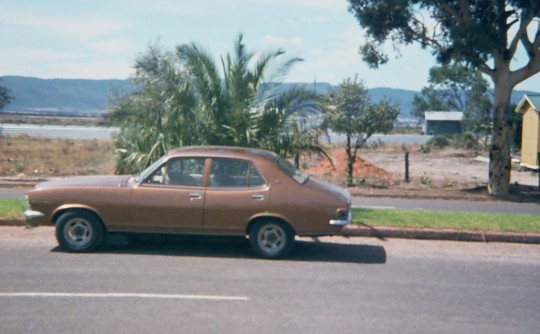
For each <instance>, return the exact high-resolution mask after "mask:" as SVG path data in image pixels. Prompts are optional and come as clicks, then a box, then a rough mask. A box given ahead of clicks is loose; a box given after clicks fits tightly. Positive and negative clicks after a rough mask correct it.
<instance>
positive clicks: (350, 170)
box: [345, 134, 355, 187]
mask: <svg viewBox="0 0 540 334" xmlns="http://www.w3.org/2000/svg"><path fill="white" fill-rule="evenodd" d="M345 151H346V152H347V180H346V182H347V187H352V186H354V182H353V165H354V160H355V156H354V155H353V153H352V147H351V135H350V134H347V142H346V144H345Z"/></svg>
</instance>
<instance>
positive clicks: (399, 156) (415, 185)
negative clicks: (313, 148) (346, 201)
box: [307, 149, 538, 197]
mask: <svg viewBox="0 0 540 334" xmlns="http://www.w3.org/2000/svg"><path fill="white" fill-rule="evenodd" d="M332 157H333V161H334V166H333V167H332V166H331V165H330V164H329V163H328V162H326V161H324V160H319V161H316V162H313V163H312V165H311V166H310V168H309V169H308V170H307V171H308V173H309V174H311V175H314V176H316V177H318V178H322V179H325V180H327V181H330V182H334V183H338V184H344V180H345V167H346V164H345V161H346V154H345V151H344V150H343V149H335V150H333V151H332ZM357 157H358V159H357V160H358V162H357V163H356V164H355V167H354V171H355V184H356V187H354V188H352V189H351V192H353V193H354V192H381V193H389V194H391V193H395V194H398V193H403V192H407V193H416V194H420V193H421V194H424V195H430V194H433V195H439V196H445V195H448V196H453V197H467V196H484V195H487V190H486V186H487V182H488V169H489V167H488V160H487V156H486V155H485V154H484V155H483V156H482V154H478V153H477V152H474V151H467V150H461V149H442V150H438V151H432V152H430V153H429V154H426V153H422V152H420V151H419V150H411V151H410V152H409V182H405V181H404V179H405V154H404V152H403V151H400V150H369V149H366V150H361V151H359V153H358V155H357ZM511 183H512V184H513V185H514V188H516V189H517V188H529V190H530V188H534V189H536V190H537V186H538V173H537V172H534V171H530V170H520V168H519V166H515V167H514V168H513V170H512V174H511ZM515 185H519V186H520V187H515ZM523 186H525V187H523Z"/></svg>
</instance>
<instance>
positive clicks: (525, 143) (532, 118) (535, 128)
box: [521, 106, 540, 166]
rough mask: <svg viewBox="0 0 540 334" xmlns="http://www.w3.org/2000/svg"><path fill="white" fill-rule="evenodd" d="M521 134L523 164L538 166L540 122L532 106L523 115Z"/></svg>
mask: <svg viewBox="0 0 540 334" xmlns="http://www.w3.org/2000/svg"><path fill="white" fill-rule="evenodd" d="M521 134H522V138H521V164H524V165H528V166H538V161H537V156H538V152H540V140H539V139H540V138H539V134H540V121H539V117H538V113H537V112H536V110H534V109H533V108H531V107H530V106H529V108H528V109H527V111H525V113H524V114H523V129H522V133H521Z"/></svg>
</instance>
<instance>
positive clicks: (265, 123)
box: [110, 35, 326, 173]
mask: <svg viewBox="0 0 540 334" xmlns="http://www.w3.org/2000/svg"><path fill="white" fill-rule="evenodd" d="M283 54H284V51H283V50H281V49H279V50H276V51H271V52H267V53H264V54H261V55H260V56H258V57H256V56H255V53H254V52H249V51H248V50H247V49H246V47H245V45H244V43H243V38H242V35H239V37H238V38H237V40H236V43H235V45H234V50H233V52H232V53H229V54H226V55H225V56H222V57H220V61H219V62H216V61H215V60H214V58H213V57H212V55H211V54H210V53H208V52H207V51H206V50H205V49H204V48H203V47H201V46H200V45H198V44H196V43H189V44H182V45H179V46H177V47H176V49H175V50H174V51H168V50H164V49H163V48H162V47H160V46H155V45H153V46H150V47H149V49H148V51H147V52H146V53H144V54H142V55H140V56H139V57H138V58H137V60H136V62H135V70H136V72H135V75H134V76H133V78H132V81H133V83H134V86H135V87H137V89H136V90H135V92H133V93H132V94H129V95H126V96H123V97H121V98H119V99H117V100H116V102H115V103H114V104H115V106H114V108H113V112H112V114H111V116H110V117H111V119H112V120H113V121H114V122H115V123H116V124H118V125H119V126H120V133H119V134H118V136H117V137H116V140H115V143H116V147H117V152H118V155H117V172H118V173H132V172H135V171H137V170H140V169H141V168H144V167H145V166H147V165H149V164H150V163H151V162H152V161H153V160H155V159H156V158H157V157H159V156H161V155H163V154H164V153H165V152H167V151H168V150H170V149H172V148H174V147H179V146H187V145H232V146H246V147H260V148H264V149H268V150H272V151H275V152H277V153H279V154H281V155H282V156H285V157H292V158H295V160H296V161H298V160H299V156H300V154H303V153H305V152H308V153H310V152H311V153H316V154H323V155H325V154H326V153H325V151H324V149H323V148H322V147H321V146H320V145H318V137H319V135H318V133H316V130H314V129H312V128H310V127H306V126H304V123H303V122H302V119H304V118H305V117H307V116H308V115H310V114H313V113H317V112H320V107H319V104H318V102H317V99H316V96H315V94H314V93H313V92H311V91H309V90H307V89H305V88H301V87H295V88H293V89H284V88H283V85H282V84H281V79H282V78H283V77H284V76H285V75H286V74H287V73H288V72H289V70H290V69H291V68H292V66H293V65H295V64H296V63H298V62H300V61H302V60H301V59H299V58H292V59H288V60H285V61H284V62H279V60H280V59H281V56H283Z"/></svg>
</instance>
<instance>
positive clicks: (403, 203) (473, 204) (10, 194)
mask: <svg viewBox="0 0 540 334" xmlns="http://www.w3.org/2000/svg"><path fill="white" fill-rule="evenodd" d="M28 190H29V189H23V188H0V198H24V195H25V194H26V192H27V191H28ZM353 206H354V207H360V208H372V209H405V210H435V211H465V212H467V211H476V212H496V213H527V214H540V203H516V202H501V201H486V202H478V201H456V200H426V199H407V198H387V197H353Z"/></svg>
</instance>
